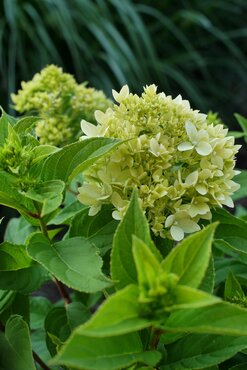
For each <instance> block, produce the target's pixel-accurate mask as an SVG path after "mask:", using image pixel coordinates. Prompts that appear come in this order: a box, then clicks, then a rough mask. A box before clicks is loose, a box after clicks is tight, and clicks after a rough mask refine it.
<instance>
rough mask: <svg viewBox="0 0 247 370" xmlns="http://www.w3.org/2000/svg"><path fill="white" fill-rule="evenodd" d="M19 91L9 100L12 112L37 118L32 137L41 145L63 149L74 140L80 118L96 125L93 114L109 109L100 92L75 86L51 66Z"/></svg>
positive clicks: (74, 82)
mask: <svg viewBox="0 0 247 370" xmlns="http://www.w3.org/2000/svg"><path fill="white" fill-rule="evenodd" d="M21 87H22V89H20V90H19V91H18V93H17V94H16V95H15V94H12V96H11V97H12V100H13V102H14V108H15V109H16V110H17V111H18V112H20V113H26V112H28V113H30V112H31V113H32V112H34V113H35V114H37V115H38V116H40V118H41V120H40V121H39V123H38V124H37V127H36V134H37V136H38V137H39V140H40V143H41V144H49V145H56V146H63V145H66V144H68V143H70V142H72V141H74V140H76V139H78V135H79V132H80V121H81V119H82V118H83V119H87V120H89V121H91V122H93V123H96V121H95V119H94V111H95V110H96V109H100V110H106V109H107V108H108V107H110V106H112V102H111V101H110V100H109V99H107V98H106V96H105V95H104V93H103V92H102V91H98V90H95V89H93V88H89V87H87V86H86V84H80V85H78V84H77V83H76V81H75V79H74V77H73V76H72V75H70V74H68V73H63V71H62V68H58V67H57V66H54V65H50V66H48V67H46V68H44V69H43V70H42V71H41V72H40V73H37V74H35V75H34V77H33V79H32V80H31V81H28V82H22V84H21Z"/></svg>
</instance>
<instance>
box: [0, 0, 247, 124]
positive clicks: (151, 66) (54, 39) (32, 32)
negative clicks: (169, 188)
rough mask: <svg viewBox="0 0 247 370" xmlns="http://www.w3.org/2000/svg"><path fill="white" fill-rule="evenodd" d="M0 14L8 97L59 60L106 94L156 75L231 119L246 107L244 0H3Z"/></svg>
mask: <svg viewBox="0 0 247 370" xmlns="http://www.w3.org/2000/svg"><path fill="white" fill-rule="evenodd" d="M0 14H1V16H0V18H1V19H0V71H1V79H0V80H1V82H0V83H1V91H2V96H3V97H4V96H5V97H6V96H9V94H10V92H14V91H16V90H17V89H18V88H19V86H20V81H21V80H23V79H24V80H28V79H30V78H31V77H32V75H33V74H34V73H35V72H37V71H39V70H40V69H41V68H43V67H44V66H45V65H46V64H48V63H56V64H58V65H60V66H63V67H64V69H65V70H66V71H68V72H71V73H73V74H75V76H76V78H77V80H78V81H79V82H81V81H84V80H87V81H89V83H90V84H91V85H93V86H94V87H96V88H100V89H103V90H104V91H105V92H106V93H107V94H108V95H110V92H111V89H112V87H114V88H116V89H118V88H119V87H120V86H121V85H123V84H124V83H128V84H129V86H130V88H131V90H132V91H135V92H140V91H141V90H142V86H143V85H145V84H149V83H156V84H157V85H158V86H159V89H160V90H163V91H165V92H166V93H169V94H172V95H173V96H175V95H176V94H178V93H181V94H182V95H183V97H186V98H188V99H189V100H190V101H191V102H192V104H193V106H194V107H196V108H199V109H201V110H202V111H204V112H207V111H208V110H209V109H212V110H214V111H218V112H220V114H221V116H222V118H223V119H225V120H226V122H227V123H229V124H232V122H234V118H233V117H232V114H233V113H234V112H239V113H240V114H243V115H247V108H246V104H244V103H245V101H246V93H245V89H246V88H245V86H246V82H247V53H246V52H247V43H246V36H247V25H246V22H245V16H244V14H247V2H246V1H245V0H228V1H225V0H207V1H198V0H178V1H172V0H163V1H155V2H152V1H150V0H123V1H119V0H93V1H92V0H70V1H66V0H43V1H39V0H3V1H1V5H0ZM2 104H4V106H5V108H6V107H7V101H6V100H5V102H4V103H2Z"/></svg>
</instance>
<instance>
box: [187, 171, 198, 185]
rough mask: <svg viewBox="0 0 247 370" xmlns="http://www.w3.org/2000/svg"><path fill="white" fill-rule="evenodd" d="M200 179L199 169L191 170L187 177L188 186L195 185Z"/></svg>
mask: <svg viewBox="0 0 247 370" xmlns="http://www.w3.org/2000/svg"><path fill="white" fill-rule="evenodd" d="M197 180H198V171H194V172H191V173H190V174H189V175H188V176H187V177H186V179H185V184H186V185H188V186H191V185H195V184H196V183H197Z"/></svg>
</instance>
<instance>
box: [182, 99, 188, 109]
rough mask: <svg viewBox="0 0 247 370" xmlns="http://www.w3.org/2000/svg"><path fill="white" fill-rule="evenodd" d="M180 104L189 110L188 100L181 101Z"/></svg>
mask: <svg viewBox="0 0 247 370" xmlns="http://www.w3.org/2000/svg"><path fill="white" fill-rule="evenodd" d="M182 104H183V106H184V107H185V108H186V109H190V102H189V100H182Z"/></svg>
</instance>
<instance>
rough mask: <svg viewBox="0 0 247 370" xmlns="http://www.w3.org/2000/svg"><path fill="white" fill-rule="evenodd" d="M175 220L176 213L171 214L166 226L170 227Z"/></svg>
mask: <svg viewBox="0 0 247 370" xmlns="http://www.w3.org/2000/svg"><path fill="white" fill-rule="evenodd" d="M174 220H175V217H174V215H170V216H168V217H167V218H166V222H165V227H170V226H171V225H172V224H173V222H174Z"/></svg>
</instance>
